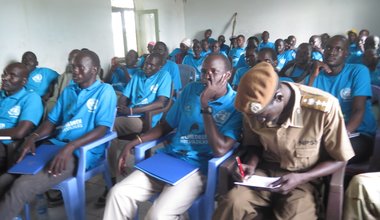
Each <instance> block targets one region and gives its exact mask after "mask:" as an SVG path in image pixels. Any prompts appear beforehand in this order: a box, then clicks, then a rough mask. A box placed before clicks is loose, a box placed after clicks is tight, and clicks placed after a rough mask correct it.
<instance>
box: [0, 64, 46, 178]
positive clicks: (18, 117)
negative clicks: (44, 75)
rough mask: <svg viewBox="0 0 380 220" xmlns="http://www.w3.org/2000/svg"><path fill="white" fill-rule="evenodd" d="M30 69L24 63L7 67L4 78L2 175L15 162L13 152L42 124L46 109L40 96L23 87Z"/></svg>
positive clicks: (0, 132) (1, 96)
mask: <svg viewBox="0 0 380 220" xmlns="http://www.w3.org/2000/svg"><path fill="white" fill-rule="evenodd" d="M28 72H29V71H28V69H27V68H26V66H25V65H24V64H22V63H12V64H9V65H8V66H7V67H5V69H4V72H3V74H2V75H1V90H0V106H1V107H0V109H1V114H0V137H2V139H4V138H5V137H8V138H9V139H10V140H0V175H1V174H3V173H4V172H5V171H6V170H7V169H8V168H9V167H10V166H11V165H12V164H13V163H14V162H15V161H14V159H17V158H14V156H15V155H14V153H15V152H16V151H17V149H16V148H17V147H18V146H19V145H20V141H19V140H22V139H23V138H24V137H25V136H27V135H29V133H30V132H32V130H33V128H35V127H36V126H38V124H39V123H40V120H41V117H42V113H43V106H42V101H41V97H40V96H39V95H38V94H37V93H35V92H29V91H27V90H26V89H25V88H24V85H25V84H26V82H27V81H28V75H29V74H28Z"/></svg>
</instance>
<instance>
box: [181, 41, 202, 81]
mask: <svg viewBox="0 0 380 220" xmlns="http://www.w3.org/2000/svg"><path fill="white" fill-rule="evenodd" d="M201 51H202V47H201V43H200V42H199V41H196V42H194V44H193V52H194V54H188V55H186V56H185V58H183V61H182V64H186V65H189V66H192V67H194V68H195V70H196V73H195V80H196V81H199V80H200V78H201V69H202V63H203V61H204V59H205V57H202V56H201Z"/></svg>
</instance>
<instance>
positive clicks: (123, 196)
mask: <svg viewBox="0 0 380 220" xmlns="http://www.w3.org/2000/svg"><path fill="white" fill-rule="evenodd" d="M231 69H232V68H231V64H230V62H229V60H228V59H227V58H226V57H225V56H223V55H220V54H218V55H214V54H210V55H209V56H208V57H207V58H206V59H205V61H204V62H203V67H202V81H201V82H194V83H191V84H189V85H188V86H186V88H185V89H184V91H183V92H182V93H181V96H180V97H179V98H178V100H177V101H176V102H175V103H174V105H173V106H172V107H171V109H170V110H169V112H168V114H167V116H166V120H165V121H164V122H163V123H161V124H159V125H158V126H156V127H155V128H153V129H152V130H150V131H149V132H147V133H145V134H143V135H142V136H141V137H139V138H138V139H135V140H133V141H131V142H130V143H128V144H127V145H126V146H125V147H124V150H123V152H122V154H121V156H120V159H119V170H120V172H124V171H125V168H126V165H125V162H126V160H127V159H128V157H130V155H129V154H130V150H131V149H133V148H134V147H135V146H136V145H137V144H139V143H142V142H145V141H149V140H153V139H157V138H159V137H161V136H163V135H165V134H168V133H169V132H171V131H173V130H174V129H176V133H175V134H174V136H173V138H172V139H171V142H170V144H168V145H166V146H165V147H164V148H163V149H162V150H161V151H163V152H165V153H167V154H170V155H172V156H174V157H177V158H179V159H182V160H184V161H186V162H188V163H191V164H194V165H196V166H198V167H200V170H199V171H197V172H195V173H194V174H192V175H190V176H189V177H187V178H186V180H184V181H182V182H180V183H178V184H177V185H175V186H171V185H168V184H165V183H164V182H160V181H157V180H156V179H154V178H153V177H150V176H148V175H146V174H144V173H143V172H141V171H138V170H136V171H133V173H131V174H130V175H129V176H128V177H127V178H125V179H124V180H123V181H121V182H120V183H118V184H116V185H115V186H114V187H113V188H112V189H111V191H110V195H109V196H108V199H107V204H106V208H105V213H104V216H103V218H104V219H123V218H126V219H133V218H134V215H135V214H136V209H137V204H136V202H137V201H146V200H148V199H149V198H150V197H151V196H153V195H154V194H156V193H160V195H159V197H158V199H156V200H155V201H154V203H153V206H152V208H151V209H150V210H149V211H148V213H147V216H146V218H147V219H153V218H154V217H157V216H160V217H161V218H162V219H170V218H173V217H174V216H176V217H177V216H180V215H182V214H183V213H185V212H186V211H187V209H188V208H190V206H191V205H192V203H193V201H194V200H195V199H196V198H197V197H198V196H199V195H200V194H201V193H202V192H203V191H204V186H205V176H204V175H207V173H206V172H207V171H206V170H207V163H208V160H210V159H211V158H212V157H214V156H222V155H224V154H225V153H226V152H227V151H229V150H230V149H231V148H232V146H233V144H234V143H235V142H236V141H237V139H238V138H239V135H240V132H241V131H240V130H241V114H240V113H238V112H237V111H236V110H235V108H234V106H233V103H234V100H235V94H236V93H235V91H233V90H232V88H231V87H230V86H229V85H228V79H229V78H230V77H231Z"/></svg>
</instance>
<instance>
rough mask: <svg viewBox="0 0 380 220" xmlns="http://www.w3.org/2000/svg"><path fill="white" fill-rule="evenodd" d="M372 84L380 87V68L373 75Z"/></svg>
mask: <svg viewBox="0 0 380 220" xmlns="http://www.w3.org/2000/svg"><path fill="white" fill-rule="evenodd" d="M370 74H371V84H372V85H376V86H380V68H376V69H375V71H372V72H371V73H370Z"/></svg>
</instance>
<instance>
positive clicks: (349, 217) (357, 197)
mask: <svg viewBox="0 0 380 220" xmlns="http://www.w3.org/2000/svg"><path fill="white" fill-rule="evenodd" d="M379 183H380V172H375V173H363V174H359V175H356V176H354V178H352V180H351V182H350V185H349V186H348V188H347V190H346V193H345V199H344V212H343V213H344V216H343V219H346V220H359V219H360V220H375V219H380V188H379Z"/></svg>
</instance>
